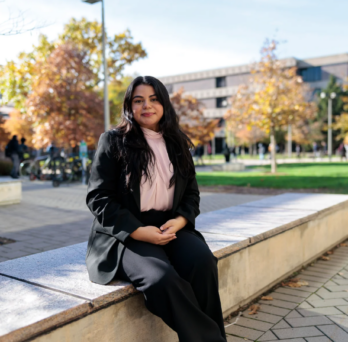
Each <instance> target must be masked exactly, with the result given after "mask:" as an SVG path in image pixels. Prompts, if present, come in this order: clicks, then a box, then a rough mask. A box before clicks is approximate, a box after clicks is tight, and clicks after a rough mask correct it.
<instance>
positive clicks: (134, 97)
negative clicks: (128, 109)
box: [133, 94, 156, 100]
mask: <svg viewBox="0 0 348 342" xmlns="http://www.w3.org/2000/svg"><path fill="white" fill-rule="evenodd" d="M152 96H156V94H153V95H150V96H149V97H152ZM137 97H140V98H141V99H143V98H144V97H143V96H141V95H135V96H133V100H134V99H136V98H137Z"/></svg>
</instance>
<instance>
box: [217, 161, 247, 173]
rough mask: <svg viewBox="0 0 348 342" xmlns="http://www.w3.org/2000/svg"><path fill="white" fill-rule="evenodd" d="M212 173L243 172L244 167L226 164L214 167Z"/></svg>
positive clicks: (238, 164) (240, 164)
mask: <svg viewBox="0 0 348 342" xmlns="http://www.w3.org/2000/svg"><path fill="white" fill-rule="evenodd" d="M212 170H213V171H244V170H245V165H244V164H243V163H233V162H231V163H226V164H221V165H214V166H213V167H212Z"/></svg>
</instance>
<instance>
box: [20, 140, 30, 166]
mask: <svg viewBox="0 0 348 342" xmlns="http://www.w3.org/2000/svg"><path fill="white" fill-rule="evenodd" d="M26 140H27V139H25V138H24V137H23V138H22V139H21V143H20V145H19V147H18V152H19V160H20V162H22V161H23V160H25V159H28V158H29V153H28V146H27V145H26V144H25V142H26Z"/></svg>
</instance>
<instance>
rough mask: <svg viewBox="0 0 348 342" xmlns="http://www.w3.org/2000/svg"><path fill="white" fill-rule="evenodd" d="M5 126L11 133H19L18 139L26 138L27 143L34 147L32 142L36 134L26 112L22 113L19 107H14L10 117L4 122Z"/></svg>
mask: <svg viewBox="0 0 348 342" xmlns="http://www.w3.org/2000/svg"><path fill="white" fill-rule="evenodd" d="M4 127H5V129H6V130H7V132H11V135H17V137H18V139H20V138H22V137H24V138H26V139H27V141H26V145H28V146H30V147H34V146H33V144H32V138H33V134H34V131H33V129H32V122H31V121H30V118H28V116H27V115H26V114H22V113H21V112H20V111H19V110H18V109H14V110H13V111H12V112H11V113H10V117H9V119H7V120H6V122H5V123H4Z"/></svg>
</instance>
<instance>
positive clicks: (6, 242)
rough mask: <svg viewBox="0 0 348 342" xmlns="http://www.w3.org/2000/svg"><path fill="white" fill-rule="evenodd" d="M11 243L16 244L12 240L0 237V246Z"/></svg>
mask: <svg viewBox="0 0 348 342" xmlns="http://www.w3.org/2000/svg"><path fill="white" fill-rule="evenodd" d="M13 242H16V241H15V240H12V239H6V238H3V237H0V246H2V245H7V244H8V243H13Z"/></svg>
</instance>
